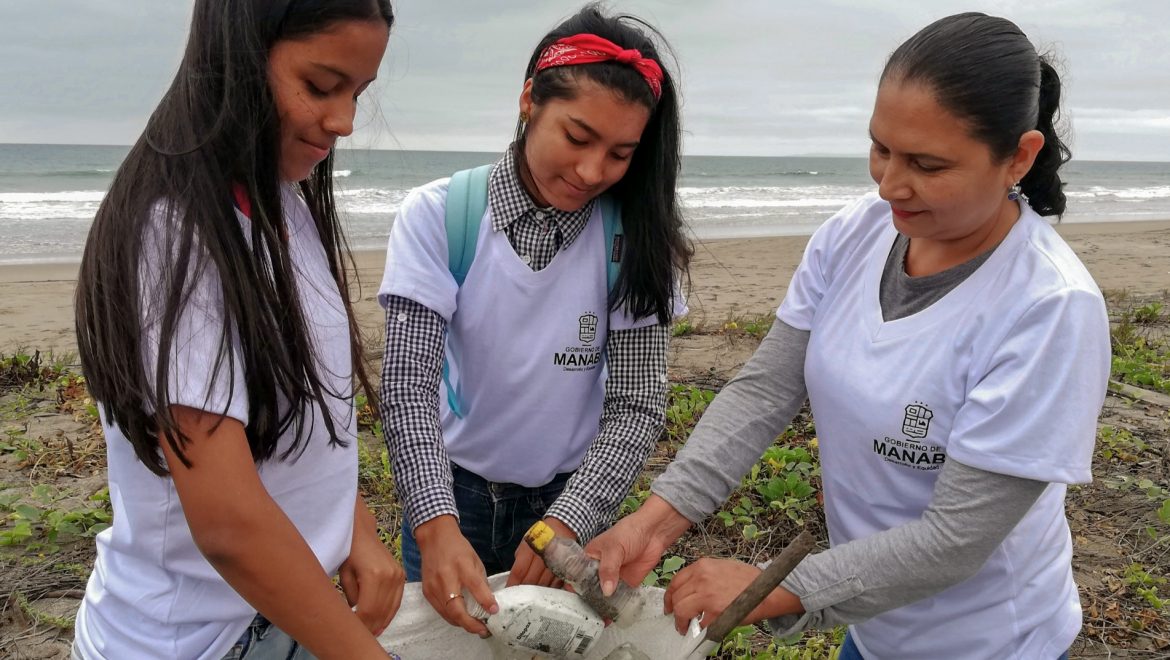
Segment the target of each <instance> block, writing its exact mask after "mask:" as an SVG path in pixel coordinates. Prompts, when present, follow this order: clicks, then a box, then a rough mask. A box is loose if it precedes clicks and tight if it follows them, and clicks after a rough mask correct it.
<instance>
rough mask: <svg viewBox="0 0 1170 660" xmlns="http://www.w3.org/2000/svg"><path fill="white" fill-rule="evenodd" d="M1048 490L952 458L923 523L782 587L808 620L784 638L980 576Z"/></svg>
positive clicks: (833, 554) (849, 548) (829, 557)
mask: <svg viewBox="0 0 1170 660" xmlns="http://www.w3.org/2000/svg"><path fill="white" fill-rule="evenodd" d="M1047 486H1048V484H1046V483H1044V482H1040V481H1034V480H1031V479H1021V478H1019V477H1012V476H1007V475H1002V474H996V473H992V472H986V471H983V470H979V469H977V468H973V467H969V466H966V465H963V464H961V463H959V462H957V461H955V460H953V459H951V460H948V461H947V463H946V465H945V466H944V468H943V471H942V473H941V474H940V475H939V479H938V482H937V484H936V486H935V492H934V495H933V497H932V500H931V504H930V506H929V507H928V508H927V510H926V511H925V512H924V513H923V514H922V517H921V518H919V519H917V520H914V521H911V522H908V523H906V524H904V525H900V526H898V527H895V528H892V529H888V530H886V531H884V532H880V533H877V534H874V535H872V536H869V537H866V538H863V539H858V540H856V541H852V542H850V543H846V544H844V545H840V546H837V547H835V548H833V549H831V550H828V551H826V552H822V553H819V554H816V555H810V556H809V557H807V558H805V560H804V561H802V562H801V563H800V565H798V566H797V567H796V569H795V570H793V572H792V574H791V575H789V576H788V578H787V579H786V580H785V581H784V582H783V587H784V589H786V590H788V591H789V592H791V593H793V594H796V595H798V596H799V597H800V601H801V603H802V604H803V607H804V609H805V610H807V612H808V614H807V615H806V616H804V617H801V618H797V617H794V616H789V617H783V618H781V619H777V620H774V621H773V622H772V623H773V627H774V628H776V629H777V631H778V632H782V633H783V634H790V633H791V632H794V631H795V630H799V629H803V628H806V627H813V628H826V627H832V626H836V625H843V624H850V623H857V622H860V621H864V620H866V619H869V618H872V617H874V616H876V615H878V614H880V613H882V612H885V611H888V610H892V609H895V608H898V607H901V606H903V605H907V604H910V603H913V602H915V601H918V600H921V599H923V598H929V597H931V596H933V595H935V594H937V593H939V592H941V591H943V590H944V589H947V588H949V587H951V586H954V585H956V584H959V583H960V582H963V581H964V580H966V579H968V578H970V577H971V576H973V575H975V574H976V573H978V572H979V570H980V569H981V568H982V567H983V565H984V564H985V563H986V562H987V559H988V558H989V557H990V556H991V554H992V553H993V552H994V551H995V549H996V548H998V547H999V546H1000V544H1001V543H1003V540H1004V539H1005V538H1007V536H1008V534H1010V533H1011V531H1012V530H1013V529H1014V528H1015V526H1016V525H1017V524H1019V522H1020V520H1022V519H1023V517H1024V515H1025V514H1027V512H1028V510H1029V509H1031V508H1032V505H1033V504H1035V502H1036V500H1037V499H1038V498H1039V497H1040V495H1041V494H1042V493H1043V492H1044V489H1045V488H1046V487H1047Z"/></svg>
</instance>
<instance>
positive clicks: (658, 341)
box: [381, 149, 670, 543]
mask: <svg viewBox="0 0 1170 660" xmlns="http://www.w3.org/2000/svg"><path fill="white" fill-rule="evenodd" d="M488 203H489V205H490V207H491V211H492V230H493V231H503V232H504V233H505V235H506V236H507V237H508V242H509V243H511V245H512V248H513V249H514V250H515V251H516V254H517V255H519V256H520V258H521V259H522V260H523V261H524V262H525V263H527V264H528V265H529V266H530V267H531V268H532V270H534V271H539V270H542V269H543V268H545V267H546V266H547V265H548V264H549V262H550V261H552V259H553V257H555V256H556V254H557V252H559V251H560V250H561V249H563V248H566V247H568V246H569V245H571V244H572V242H573V241H574V240H575V239H576V238H577V237H578V236H580V235H581V232H582V230H584V228H585V225H586V223H587V222H588V220H589V216H590V214H591V213H592V211H593V202H590V203H589V204H587V205H586V206H585V207H584V208H581V209H578V210H576V211H572V212H565V211H560V210H557V209H555V208H539V207H537V206H536V205H535V204H534V203H533V202H532V199H531V197H529V195H528V193H527V192H526V191H525V190H524V186H523V184H522V183H521V181H520V176H519V173H518V171H517V168H516V161H515V157H514V155H513V149H509V150H508V152H507V153H506V154H505V155H504V157H503V159H501V160H500V162H499V163H497V164H496V167H495V168H494V169H493V170H492V173H491V178H490V179H489V183H488ZM446 332H447V322H446V321H445V320H444V319H443V317H441V316H439V315H438V314H437V313H435V312H433V311H432V310H430V309H428V308H426V307H424V306H423V305H421V304H419V303H417V302H415V301H413V300H410V299H408V298H402V297H399V296H391V297H390V298H389V300H388V302H387V305H386V353H385V357H384V358H383V363H382V387H381V394H382V419H383V427H384V429H385V433H386V444H387V446H388V447H389V452H390V456H391V459H392V461H393V467H394V480H395V482H396V484H397V488H398V493H399V497H400V499H401V500H402V503H403V507H404V509H405V512H406V514H407V516H408V517H409V519H410V521H411V524H412V525H414V526H416V527H417V526H418V525H419V524H421V523H424V522H426V521H427V520H430V519H432V518H434V517H436V516H440V515H444V514H452V515H455V516H458V515H459V514H458V512H457V511H456V509H455V498H454V495H453V494H452V492H451V484H452V477H451V464H450V460H449V459H448V457H447V451H446V448H445V447H444V445H443V439H442V429H441V427H440V424H439V400H438V397H439V387H440V381H441V372H442V362H443V345H444V341H445V340H446ZM669 339H670V332H669V328H668V327H667V326H665V325H661V324H655V325H651V326H645V327H641V328H634V329H630V330H614V331H611V332H610V333H609V336H608V337H607V338H606V345H605V351H606V364H607V369H608V371H609V377H608V380H607V381H606V384H605V400H604V403H603V406H602V413H601V419H600V420H599V426H598V433H597V437H596V438H595V439H594V441H593V444H592V445H591V446H590V447H589V450H588V451H587V452H586V454H585V458H584V460H583V461H582V463H581V467H580V468H578V470H577V472H576V473H575V474H574V475H573V476H572V478H570V479H569V482H568V484H567V485H566V486H565V490H564V492H563V493H562V494H561V496H560V498H559V499H558V500H557V501H556V503H554V504H553V506H552V508H550V509H549V511H548V514H547V515H549V516H552V517H554V518H557V519H558V520H560V521H562V522H564V523H565V524H566V525H568V526H569V528H570V529H572V530H573V531H574V532H575V533H576V534H577V536H578V537H579V538H580V539H581V541H582V543H584V542H585V541H588V540H589V539H591V538H592V537H593V536H595V535H596V534H598V533H599V532H601V531H602V530H603V529H604V528H605V527H606V526H608V525H609V524H610V523H611V522H612V520H613V518H614V516H615V515H616V513H617V509H618V505H619V504H620V503H621V501H622V499H623V498H624V497H625V495H626V493H627V492H628V491H629V489H630V486H631V485H632V484H633V483H634V479H636V478H637V476H638V473H639V472H640V471H641V469H642V465H643V463H644V462H645V461H646V458H647V456H649V454H650V451H651V450H652V449H653V448H654V443H655V442H656V441H657V439H658V437H659V436H660V435H661V433H662V429H663V427H664V425H665V417H666V415H665V409H666V351H667V344H668V342H669Z"/></svg>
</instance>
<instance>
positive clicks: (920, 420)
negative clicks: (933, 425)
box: [873, 401, 947, 471]
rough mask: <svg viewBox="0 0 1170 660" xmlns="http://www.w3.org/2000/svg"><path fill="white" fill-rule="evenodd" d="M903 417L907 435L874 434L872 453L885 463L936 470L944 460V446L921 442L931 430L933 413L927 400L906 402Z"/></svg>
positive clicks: (903, 431)
mask: <svg viewBox="0 0 1170 660" xmlns="http://www.w3.org/2000/svg"><path fill="white" fill-rule="evenodd" d="M905 411H906V416H905V417H903V418H902V433H904V434H905V435H907V436H909V437H907V438H903V439H898V438H891V437H890V436H886V437H884V438H882V439H880V440H879V439H877V438H874V440H873V453H875V454H877V455H878V456H881V457H882V460H884V461H885V462H887V463H894V464H896V465H901V466H904V467H908V468H913V469H915V470H926V471H930V470H938V469H939V468H941V467H942V466H943V464H944V463H946V460H947V453H946V450H945V449H943V448H942V447H939V446H937V445H933V444H929V443H926V442H920V441H921V440H925V439H926V436H927V434H928V433H929V432H930V420H931V419H933V418H934V413H933V412H932V411H931V410H930V408H928V407H927V406H926V404H924V403H922V402H920V401H915V402H914V403H912V404H910V405H908V406H906V408H905Z"/></svg>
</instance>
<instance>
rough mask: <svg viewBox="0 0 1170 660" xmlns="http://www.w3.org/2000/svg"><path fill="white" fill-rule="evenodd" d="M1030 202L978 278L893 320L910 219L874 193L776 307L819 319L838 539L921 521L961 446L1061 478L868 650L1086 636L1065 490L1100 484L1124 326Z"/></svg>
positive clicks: (945, 653) (817, 382)
mask: <svg viewBox="0 0 1170 660" xmlns="http://www.w3.org/2000/svg"><path fill="white" fill-rule="evenodd" d="M1021 209H1022V212H1021V216H1020V219H1019V221H1018V222H1017V223H1016V225H1015V226H1014V227H1013V228H1012V230H1011V231H1010V233H1009V234H1008V236H1007V237H1006V238H1005V239H1004V240H1003V242H1002V243H1001V244H1000V245H999V247H998V248H996V250H995V251H994V252H993V253H992V254H991V256H990V257H989V258H988V259H987V261H986V262H985V263H984V264H983V265H982V266H980V267H979V269H978V270H976V271H975V272H974V273H973V274H971V276H970V277H968V278H967V279H966V280H965V281H963V282H962V283H961V284H959V285H958V286H957V287H955V288H954V289H953V290H952V291H951V292H949V293H948V294H947V295H946V296H944V297H943V298H942V299H940V300H939V301H938V302H936V303H934V304H933V305H930V306H929V307H927V308H926V309H924V310H922V311H920V312H918V313H916V314H912V315H910V316H908V317H905V318H900V319H897V320H894V321H889V322H886V321H883V320H882V312H881V305H880V302H879V284H880V280H881V274H882V269H883V267H884V265H885V261H886V257H887V256H888V254H889V252H890V248H891V246H892V245H893V240H894V237H895V235H896V230H895V229H894V227H893V223H892V221H891V217H890V207H889V204H887V203H886V202H884V201H882V200H881V199H879V198H878V197H877V196H876V195H872V194H871V195H868V196H866V197H864V198H862V199H861V200H859V201H858V202H856V203H854V204H852V205H850V206H848V207H846V208H845V209H843V210H842V211H841V212H839V213H838V214H837V215H835V216H834V217H833V218H831V219H830V220H829V221H828V222H826V223H825V224H824V225H823V226H822V227H821V228H820V229H819V230H818V231H817V233H816V234H815V235H814V236H813V238H812V239H811V240H810V242H809V245H808V247H807V249H806V251H805V256H804V260H803V262H802V263H801V265H800V267H799V269H798V270H797V272H796V274H795V275H794V277H793V280H792V284H791V286H790V288H789V290H788V294H787V296H786V298H785V300H784V302H783V304H782V305H781V306H780V309H779V310H778V312H777V316H778V317H779V318H780V320H782V321H784V322H785V323H788V324H789V325H791V326H793V327H795V328H798V329H802V330H809V331H810V336H809V345H808V352H807V358H806V361H805V378H806V382H807V385H808V392H809V399H810V403H811V406H812V412H813V416H814V418H815V419H816V421H817V431H818V435H819V436H820V438H821V443H820V453H821V461H822V467H823V475H824V494H825V510H826V519H827V523H828V527H829V539H830V542H831V544H833V545H839V544H842V543H847V542H849V541H850V540H853V539H858V538H863V537H866V536H869V535H871V534H874V533H877V532H880V531H882V530H886V529H890V528H892V527H896V526H898V525H901V524H903V523H906V522H908V521H911V520H915V519H917V518H918V517H919V516H920V515H921V514H922V512H923V511H924V510H925V508H926V506H927V504H928V503H929V501H930V497H931V493H932V492H933V488H934V482H935V479H936V478H937V476H938V473H939V470H940V469H941V467H942V464H943V462H945V461H946V460H949V459H951V458H953V459H955V460H958V461H961V462H962V463H964V464H966V465H969V466H972V467H976V468H980V469H982V470H987V471H991V472H997V473H1002V474H1009V475H1013V476H1018V477H1023V478H1027V479H1035V480H1039V481H1046V482H1050V485H1049V487H1048V489H1047V490H1045V492H1044V493H1043V494H1042V495H1041V497H1040V499H1039V500H1038V501H1037V502H1036V504H1035V505H1034V506H1033V507H1032V509H1031V510H1030V511H1029V512H1028V513H1027V515H1026V516H1025V517H1024V519H1023V520H1022V521H1021V522H1020V524H1019V525H1018V526H1017V527H1016V528H1015V530H1013V531H1012V533H1011V534H1010V535H1009V536H1008V538H1007V539H1006V540H1005V541H1004V542H1003V544H1002V545H1000V547H999V548H997V549H996V550H995V552H994V553H993V554H992V556H991V558H990V559H988V561H987V563H986V564H985V565H984V566H983V568H982V569H981V570H980V571H979V572H978V573H977V574H976V575H975V576H974V577H972V578H970V579H968V580H966V581H965V582H962V583H960V584H958V585H956V586H954V587H951V588H950V589H947V590H945V591H943V592H941V593H939V594H938V595H937V596H935V597H933V598H928V599H925V600H922V601H919V602H916V603H913V604H911V605H908V606H906V607H902V608H899V609H896V610H892V611H889V612H886V613H884V614H881V615H879V616H877V617H875V618H873V619H870V620H869V621H866V622H864V623H861V624H858V625H856V626H853V632H854V636H855V638H856V641H857V643H858V646H859V647H860V648H861V650H862V653H863V654H864V655H865V657H867V658H875V659H878V660H880V659H884V658H889V659H894V658H896V659H898V660H912V659H916V658H921V659H923V660H926V659H930V660H935V659H937V658H971V659H975V658H987V659H991V658H994V659H997V660H999V659H1004V658H1019V659H1021V660H1032V659H1035V658H1056V657H1058V656H1059V655H1060V654H1061V653H1063V652H1064V651H1066V650H1067V649H1068V647H1069V645H1070V644H1071V643H1072V641H1073V640H1074V638H1075V637H1076V635H1077V632H1078V631H1079V630H1080V626H1081V608H1080V601H1079V598H1078V595H1077V590H1076V585H1075V584H1074V583H1073V576H1072V568H1071V557H1072V541H1071V538H1070V534H1069V529H1068V524H1067V521H1066V520H1065V515H1064V495H1065V489H1066V486H1065V485H1066V484H1073V483H1084V482H1088V481H1089V480H1090V478H1091V476H1090V472H1089V468H1090V465H1091V462H1092V452H1093V443H1094V440H1095V437H1096V420H1097V414H1098V412H1099V410H1100V408H1101V404H1102V402H1103V400H1104V396H1105V388H1106V384H1107V381H1108V377H1109V368H1110V343H1109V323H1108V317H1107V314H1106V310H1105V304H1104V300H1103V299H1102V297H1101V293H1100V291H1099V290H1098V288H1097V286H1096V285H1095V284H1094V282H1093V280H1092V278H1091V277H1090V275H1089V273H1088V272H1087V271H1086V270H1085V268H1084V266H1083V265H1082V264H1081V263H1080V261H1079V260H1078V259H1077V258H1076V255H1075V254H1074V253H1073V252H1072V250H1071V249H1069V247H1068V246H1067V245H1066V244H1065V243H1064V241H1063V240H1061V239H1060V237H1059V236H1058V235H1057V234H1056V232H1055V231H1053V229H1052V228H1051V227H1050V226H1048V224H1047V223H1046V222H1045V221H1044V220H1043V219H1041V218H1040V217H1039V216H1037V215H1036V214H1035V212H1033V211H1032V210H1031V209H1030V208H1028V207H1027V206H1026V205H1021Z"/></svg>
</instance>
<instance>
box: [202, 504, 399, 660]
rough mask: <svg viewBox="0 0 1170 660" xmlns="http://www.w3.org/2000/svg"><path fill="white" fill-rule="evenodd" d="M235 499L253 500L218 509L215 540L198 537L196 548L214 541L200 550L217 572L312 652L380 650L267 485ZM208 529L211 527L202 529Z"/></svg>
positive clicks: (369, 654)
mask: <svg viewBox="0 0 1170 660" xmlns="http://www.w3.org/2000/svg"><path fill="white" fill-rule="evenodd" d="M241 501H255V502H258V505H256V506H253V507H249V510H248V511H246V512H243V511H235V512H231V511H226V512H223V513H221V515H220V516H219V518H220V520H221V527H222V529H221V530H220V532H219V535H220V536H222V537H223V538H222V539H221V541H220V542H218V543H214V544H207V543H201V544H200V547H201V549H202V548H203V547H205V546H213V547H214V549H213V550H211V551H205V556H206V557H207V559H208V561H209V562H210V563H211V565H212V566H213V567H215V569H216V571H218V572H219V574H220V575H221V576H223V578H224V580H225V581H226V582H227V583H228V584H229V585H231V587H232V588H233V589H235V591H236V592H237V593H239V594H240V596H242V597H243V598H244V600H246V601H248V603H249V604H251V605H252V607H255V608H256V610H257V611H259V612H260V613H261V614H263V615H264V616H265V617H266V618H268V619H269V620H270V621H272V623H273V624H274V625H276V627H278V628H280V629H281V630H283V631H284V632H286V633H288V634H289V635H290V636H291V637H292V638H293V639H295V640H297V641H298V642H300V643H301V644H302V645H303V646H304V647H305V648H307V649H309V650H310V651H312V652H313V654H314V655H315V656H317V657H318V658H322V659H323V660H324V659H327V658H385V657H386V653H385V652H384V651H383V650H382V648H381V646H380V645H379V644H378V642H377V641H376V640H375V639H374V637H373V635H371V634H370V632H369V630H367V629H366V627H365V626H364V625H362V623H361V621H360V620H359V619H358V617H357V616H356V615H354V613H353V612H352V611H351V610H350V609H349V607H348V606H347V605H346V603H345V601H344V600H343V599H342V598H341V596H340V594H338V592H337V590H336V588H334V586H333V582H332V580H331V579H330V576H329V575H327V574H326V573H325V571H324V570H323V569H322V568H321V564H320V562H319V561H318V560H317V557H316V556H315V555H314V554H313V552H312V550H311V549H310V548H309V546H308V544H306V543H305V541H304V539H303V538H302V537H301V535H300V533H299V532H298V531H297V529H296V527H295V526H294V525H293V524H292V522H291V521H289V519H288V517H287V516H285V515H284V512H283V511H281V510H280V508H279V507H278V506H277V505H276V503H275V502H273V501H272V499H271V498H270V497H268V496H267V493H265V492H263V490H262V489H261V492H260V493H254V494H251V495H244V499H243V500H241ZM359 501H360V500H359ZM361 506H362V508H363V509H364V506H365V505H364V504H362V505H361ZM365 515H366V516H369V512H368V511H366V512H365ZM355 523H356V521H355ZM193 533H194V530H193ZM209 535H215V533H214V532H211V533H204V534H202V535H201V536H204V537H206V536H209ZM229 538H230V542H229V541H228V539H229ZM199 540H200V539H199V538H198V537H197V538H196V541H197V542H198V541H199Z"/></svg>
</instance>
